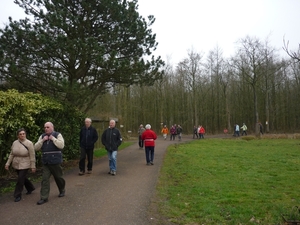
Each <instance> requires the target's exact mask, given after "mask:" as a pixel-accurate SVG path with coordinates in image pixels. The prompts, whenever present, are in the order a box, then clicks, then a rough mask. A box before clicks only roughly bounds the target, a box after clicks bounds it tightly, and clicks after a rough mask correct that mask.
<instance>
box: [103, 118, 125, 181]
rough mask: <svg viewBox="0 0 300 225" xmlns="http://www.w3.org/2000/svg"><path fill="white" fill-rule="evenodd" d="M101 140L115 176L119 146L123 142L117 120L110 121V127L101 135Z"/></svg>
mask: <svg viewBox="0 0 300 225" xmlns="http://www.w3.org/2000/svg"><path fill="white" fill-rule="evenodd" d="M101 142H102V144H103V145H104V146H105V149H106V151H107V155H108V160H109V172H108V174H111V175H113V176H115V175H116V171H117V152H118V147H119V146H120V145H121V143H122V137H121V133H120V131H119V130H118V129H117V128H116V121H114V120H111V121H109V128H107V129H106V130H105V131H104V132H103V134H102V137H101Z"/></svg>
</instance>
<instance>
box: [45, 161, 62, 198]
mask: <svg viewBox="0 0 300 225" xmlns="http://www.w3.org/2000/svg"><path fill="white" fill-rule="evenodd" d="M51 175H53V177H54V180H55V183H56V185H57V187H58V191H59V193H62V192H63V191H65V185H66V182H65V180H64V178H63V171H62V168H61V166H60V164H53V165H49V164H47V165H43V176H42V185H41V199H48V197H49V192H50V176H51Z"/></svg>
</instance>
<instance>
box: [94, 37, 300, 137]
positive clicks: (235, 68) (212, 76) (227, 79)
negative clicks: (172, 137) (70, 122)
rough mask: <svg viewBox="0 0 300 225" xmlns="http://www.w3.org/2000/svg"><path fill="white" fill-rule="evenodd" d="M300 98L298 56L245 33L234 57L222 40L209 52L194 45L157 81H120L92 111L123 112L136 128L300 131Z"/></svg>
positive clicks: (123, 118) (127, 123)
mask: <svg viewBox="0 0 300 225" xmlns="http://www.w3.org/2000/svg"><path fill="white" fill-rule="evenodd" d="M294 54H295V53H294ZM299 99H300V63H299V60H297V58H292V57H288V58H282V57H280V56H279V50H276V49H275V48H274V47H272V46H270V45H269V42H268V41H262V40H260V39H258V38H256V37H250V36H246V37H245V38H242V39H240V40H239V42H238V43H237V51H236V53H235V54H234V56H232V57H230V58H225V57H223V54H222V49H221V48H220V47H218V46H217V47H216V48H215V49H213V50H212V51H210V52H209V53H208V54H207V56H206V57H204V54H203V53H201V52H200V53H199V52H196V51H195V50H193V49H191V50H189V51H188V53H187V56H186V57H185V58H184V59H183V60H181V61H180V62H179V63H178V64H177V65H175V66H174V65H170V64H168V63H167V64H166V66H165V67H164V75H163V77H162V79H160V80H157V81H155V83H154V85H153V86H144V85H133V86H130V87H125V86H123V85H117V86H116V87H114V88H113V89H111V91H110V92H109V93H107V94H105V95H103V96H101V97H100V98H99V100H98V102H97V104H96V107H95V109H92V110H90V113H91V114H93V115H111V116H113V117H119V118H121V121H122V123H123V124H124V126H125V128H126V129H127V130H132V131H134V132H136V130H137V129H138V126H139V124H140V123H150V124H151V125H152V127H153V128H154V129H155V130H157V131H159V130H160V128H161V126H162V125H163V124H166V125H167V126H171V124H180V125H182V126H183V129H184V133H192V131H193V126H194V125H203V126H204V127H205V128H206V131H207V132H208V133H212V134H216V133H221V132H223V130H224V129H225V128H226V129H228V130H229V132H233V126H234V124H236V123H237V124H240V125H241V124H242V123H245V124H246V125H247V126H248V131H249V132H250V133H252V134H255V133H257V132H259V131H258V123H262V124H263V129H264V132H272V133H285V132H299V131H300V115H299V112H300V104H299V101H300V100H299Z"/></svg>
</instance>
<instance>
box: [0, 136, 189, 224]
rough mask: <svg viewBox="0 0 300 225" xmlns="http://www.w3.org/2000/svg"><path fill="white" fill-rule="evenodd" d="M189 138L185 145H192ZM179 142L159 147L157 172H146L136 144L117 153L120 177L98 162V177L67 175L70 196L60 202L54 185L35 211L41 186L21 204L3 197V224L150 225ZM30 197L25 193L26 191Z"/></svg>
mask: <svg viewBox="0 0 300 225" xmlns="http://www.w3.org/2000/svg"><path fill="white" fill-rule="evenodd" d="M191 140H192V139H191V137H188V136H184V138H183V141H184V142H185V141H191ZM174 143H179V142H178V141H169V140H166V141H165V140H163V139H162V138H161V137H159V139H158V140H157V141H156V147H155V158H154V165H153V166H146V160H145V152H144V150H140V149H139V148H138V144H137V143H136V144H134V145H132V146H129V147H127V148H125V149H124V150H122V151H120V152H118V159H117V160H118V168H117V175H116V176H111V175H108V174H107V172H108V159H107V157H103V158H101V159H98V160H95V161H94V166H93V174H91V175H87V174H86V175H84V176H78V169H72V170H71V171H68V172H67V174H66V175H65V176H64V177H65V180H66V196H65V197H63V198H58V194H59V193H58V189H57V187H56V184H55V182H54V181H53V180H52V181H51V190H50V196H49V202H47V203H45V204H43V205H36V202H37V201H38V200H39V197H40V195H39V192H40V185H39V184H37V185H36V187H37V188H36V190H35V191H34V192H33V193H32V194H31V195H25V193H24V194H23V196H22V200H21V201H20V202H18V203H15V202H14V201H13V197H12V193H9V194H5V195H3V196H1V197H0V224H5V225H27V224H28V225H38V224H41V225H66V224H70V225H77V224H78V225H83V224H89V225H93V224H95V225H96V224H97V225H99V224H101V225H119V224H120V225H121V224H122V225H123V224H126V225H149V224H151V218H149V217H150V216H149V213H148V208H149V206H150V203H151V198H152V196H153V195H154V193H155V187H156V183H157V180H158V176H159V171H160V168H161V165H162V162H163V157H164V155H165V152H166V149H167V147H168V146H169V145H170V144H174ZM24 192H25V190H24Z"/></svg>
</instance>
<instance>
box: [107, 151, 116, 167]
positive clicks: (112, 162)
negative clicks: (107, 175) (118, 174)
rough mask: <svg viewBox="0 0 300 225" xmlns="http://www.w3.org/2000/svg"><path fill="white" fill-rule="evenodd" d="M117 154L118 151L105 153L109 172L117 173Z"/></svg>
mask: <svg viewBox="0 0 300 225" xmlns="http://www.w3.org/2000/svg"><path fill="white" fill-rule="evenodd" d="M117 153H118V151H112V152H111V151H107V156H108V160H109V161H108V165H109V169H110V171H117Z"/></svg>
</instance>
